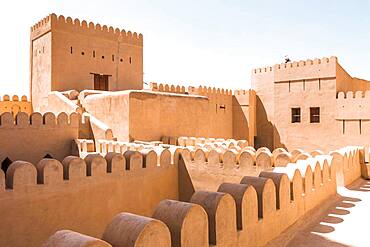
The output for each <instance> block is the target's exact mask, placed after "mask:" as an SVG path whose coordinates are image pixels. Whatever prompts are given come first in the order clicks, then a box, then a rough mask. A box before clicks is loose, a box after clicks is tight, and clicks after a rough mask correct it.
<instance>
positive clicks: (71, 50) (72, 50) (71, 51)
mask: <svg viewBox="0 0 370 247" xmlns="http://www.w3.org/2000/svg"><path fill="white" fill-rule="evenodd" d="M72 53H73V47H72V46H71V54H72Z"/></svg>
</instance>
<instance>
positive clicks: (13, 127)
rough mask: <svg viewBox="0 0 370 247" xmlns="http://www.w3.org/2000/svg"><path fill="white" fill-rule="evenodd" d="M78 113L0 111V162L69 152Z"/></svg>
mask: <svg viewBox="0 0 370 247" xmlns="http://www.w3.org/2000/svg"><path fill="white" fill-rule="evenodd" d="M78 126H79V116H78V115H77V114H76V113H72V114H71V115H67V114H66V113H60V114H59V115H58V116H55V115H54V114H53V113H50V112H49V113H45V114H43V115H42V114H41V113H38V112H34V113H32V114H31V115H27V114H26V113H24V112H20V113H18V114H17V116H16V118H15V119H14V118H13V116H12V114H11V113H9V112H6V113H3V114H1V115H0V146H1V147H2V148H1V150H0V162H3V161H4V160H5V159H6V158H8V159H9V160H11V161H15V160H24V161H29V162H34V163H37V162H38V161H39V160H41V159H42V158H43V157H45V156H51V157H53V158H56V159H63V157H65V156H68V155H70V153H71V144H72V141H73V140H74V139H76V138H78Z"/></svg>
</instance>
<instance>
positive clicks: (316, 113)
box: [310, 107, 320, 123]
mask: <svg viewBox="0 0 370 247" xmlns="http://www.w3.org/2000/svg"><path fill="white" fill-rule="evenodd" d="M310 123H320V107H310Z"/></svg>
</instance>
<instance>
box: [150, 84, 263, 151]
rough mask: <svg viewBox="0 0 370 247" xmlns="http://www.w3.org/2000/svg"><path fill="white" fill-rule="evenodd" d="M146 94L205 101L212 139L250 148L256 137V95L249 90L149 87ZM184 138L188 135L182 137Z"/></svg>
mask: <svg viewBox="0 0 370 247" xmlns="http://www.w3.org/2000/svg"><path fill="white" fill-rule="evenodd" d="M150 90H151V91H154V92H166V93H175V94H182V95H200V96H205V97H207V98H208V100H209V110H208V116H209V118H210V122H209V123H208V126H209V127H210V133H209V135H208V136H198V137H214V138H234V139H247V140H248V141H249V143H251V145H253V143H254V137H255V135H256V126H255V122H256V93H255V91H253V90H235V91H234V93H233V92H232V91H231V90H225V89H221V88H211V87H203V86H199V87H193V86H190V87H188V88H185V87H184V86H179V85H170V84H161V83H155V82H152V83H150ZM186 135H190V134H188V133H186Z"/></svg>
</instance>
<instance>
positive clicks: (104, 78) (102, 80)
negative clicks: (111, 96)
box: [94, 74, 108, 91]
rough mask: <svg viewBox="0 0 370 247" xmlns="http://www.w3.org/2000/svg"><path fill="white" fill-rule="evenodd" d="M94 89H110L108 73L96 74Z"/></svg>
mask: <svg viewBox="0 0 370 247" xmlns="http://www.w3.org/2000/svg"><path fill="white" fill-rule="evenodd" d="M94 89H95V90H103V91H108V75H99V74H94Z"/></svg>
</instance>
